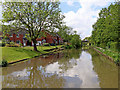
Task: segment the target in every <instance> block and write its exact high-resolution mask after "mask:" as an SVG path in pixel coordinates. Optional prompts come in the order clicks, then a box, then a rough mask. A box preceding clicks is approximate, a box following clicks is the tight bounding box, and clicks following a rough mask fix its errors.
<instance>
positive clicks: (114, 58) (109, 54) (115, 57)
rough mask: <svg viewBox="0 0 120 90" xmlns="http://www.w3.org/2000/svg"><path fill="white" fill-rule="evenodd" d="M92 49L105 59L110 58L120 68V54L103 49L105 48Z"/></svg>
mask: <svg viewBox="0 0 120 90" xmlns="http://www.w3.org/2000/svg"><path fill="white" fill-rule="evenodd" d="M91 47H92V48H93V49H94V50H96V51H97V52H98V53H100V54H101V55H103V56H104V57H106V58H108V59H109V60H110V61H112V62H114V63H116V65H118V66H120V60H119V52H115V51H112V50H109V49H108V50H107V49H103V48H100V47H95V46H91Z"/></svg>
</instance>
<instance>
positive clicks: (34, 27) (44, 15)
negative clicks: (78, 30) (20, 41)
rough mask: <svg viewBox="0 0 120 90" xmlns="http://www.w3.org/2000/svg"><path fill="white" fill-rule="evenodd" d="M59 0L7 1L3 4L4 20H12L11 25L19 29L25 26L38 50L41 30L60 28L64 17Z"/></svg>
mask: <svg viewBox="0 0 120 90" xmlns="http://www.w3.org/2000/svg"><path fill="white" fill-rule="evenodd" d="M59 4H60V3H59V2H5V3H4V4H3V20H2V21H3V22H9V23H10V22H11V25H12V26H13V27H15V28H16V30H19V28H24V30H25V31H26V32H27V38H29V40H30V41H32V42H33V43H34V50H35V51H37V46H36V43H37V41H36V39H37V38H39V37H40V35H41V33H42V32H41V31H42V30H43V29H44V30H46V31H48V30H51V31H54V30H55V29H56V28H59V27H60V26H61V24H62V20H63V18H64V16H63V15H61V11H60V8H59Z"/></svg>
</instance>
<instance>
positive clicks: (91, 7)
mask: <svg viewBox="0 0 120 90" xmlns="http://www.w3.org/2000/svg"><path fill="white" fill-rule="evenodd" d="M111 2H114V0H79V1H78V3H80V5H81V7H82V8H79V9H78V11H77V12H74V11H69V12H67V13H64V15H65V16H66V18H65V19H64V21H65V22H66V24H67V25H68V26H71V27H72V28H73V30H76V31H77V32H78V34H80V35H81V38H82V39H83V38H85V37H87V36H90V35H91V32H92V25H93V24H94V23H95V22H96V20H97V17H98V13H99V11H100V10H101V9H102V8H104V7H107V6H108V5H109V4H110V3H111Z"/></svg>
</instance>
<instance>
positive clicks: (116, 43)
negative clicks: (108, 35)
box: [110, 42, 118, 50]
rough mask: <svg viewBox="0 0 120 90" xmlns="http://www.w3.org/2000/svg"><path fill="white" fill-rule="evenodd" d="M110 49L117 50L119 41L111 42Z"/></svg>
mask: <svg viewBox="0 0 120 90" xmlns="http://www.w3.org/2000/svg"><path fill="white" fill-rule="evenodd" d="M110 49H112V50H117V49H118V42H111V43H110Z"/></svg>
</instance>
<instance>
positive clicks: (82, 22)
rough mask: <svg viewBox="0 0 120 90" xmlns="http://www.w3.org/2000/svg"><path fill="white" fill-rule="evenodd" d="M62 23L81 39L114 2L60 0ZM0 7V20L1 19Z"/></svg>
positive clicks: (89, 33) (89, 32)
mask: <svg viewBox="0 0 120 90" xmlns="http://www.w3.org/2000/svg"><path fill="white" fill-rule="evenodd" d="M60 1H61V4H60V8H61V10H62V14H64V15H65V19H64V22H66V25H67V26H70V27H72V28H73V30H76V31H77V33H78V34H79V35H80V36H81V38H82V39H84V38H85V37H88V36H90V35H91V32H92V25H93V24H94V23H95V22H96V20H97V17H98V13H99V11H100V10H101V9H102V8H104V7H108V6H109V5H110V3H113V2H114V1H115V0H60ZM1 13H2V7H1V6H0V19H1V18H2V14H1Z"/></svg>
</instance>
